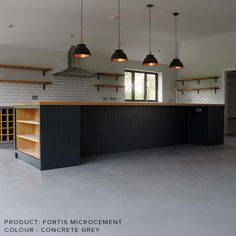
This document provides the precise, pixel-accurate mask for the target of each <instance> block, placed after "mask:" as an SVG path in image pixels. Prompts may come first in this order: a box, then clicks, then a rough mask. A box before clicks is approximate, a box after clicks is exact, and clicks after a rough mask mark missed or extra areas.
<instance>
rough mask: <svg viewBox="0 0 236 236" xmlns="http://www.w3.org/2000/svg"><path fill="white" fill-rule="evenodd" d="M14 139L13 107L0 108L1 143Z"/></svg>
mask: <svg viewBox="0 0 236 236" xmlns="http://www.w3.org/2000/svg"><path fill="white" fill-rule="evenodd" d="M13 141H14V112H13V108H3V107H2V108H0V143H8V142H13Z"/></svg>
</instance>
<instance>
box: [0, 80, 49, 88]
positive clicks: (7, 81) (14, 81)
mask: <svg viewBox="0 0 236 236" xmlns="http://www.w3.org/2000/svg"><path fill="white" fill-rule="evenodd" d="M0 83H9V84H41V85H43V89H45V87H46V85H48V84H52V82H51V81H46V80H38V81H37V80H7V79H0Z"/></svg>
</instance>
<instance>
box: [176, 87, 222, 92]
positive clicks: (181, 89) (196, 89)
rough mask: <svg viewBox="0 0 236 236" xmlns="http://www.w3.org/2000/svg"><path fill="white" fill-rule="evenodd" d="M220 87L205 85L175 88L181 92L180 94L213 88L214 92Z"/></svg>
mask: <svg viewBox="0 0 236 236" xmlns="http://www.w3.org/2000/svg"><path fill="white" fill-rule="evenodd" d="M218 89H220V88H219V87H205V88H180V89H177V90H178V91H179V92H182V94H184V92H195V91H196V92H198V93H199V92H200V91H208V90H215V93H216V92H217V90H218Z"/></svg>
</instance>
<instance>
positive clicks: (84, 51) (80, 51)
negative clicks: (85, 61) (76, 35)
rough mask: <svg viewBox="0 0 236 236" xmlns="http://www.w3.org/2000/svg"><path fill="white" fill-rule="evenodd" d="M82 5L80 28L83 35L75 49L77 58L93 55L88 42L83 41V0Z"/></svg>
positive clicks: (81, 0)
mask: <svg viewBox="0 0 236 236" xmlns="http://www.w3.org/2000/svg"><path fill="white" fill-rule="evenodd" d="M80 3H81V7H80V17H81V19H80V24H81V25H80V30H81V32H80V33H81V36H80V44H78V45H77V47H76V49H75V51H74V57H75V58H88V57H91V53H90V51H89V49H88V48H87V46H86V44H84V42H83V0H80Z"/></svg>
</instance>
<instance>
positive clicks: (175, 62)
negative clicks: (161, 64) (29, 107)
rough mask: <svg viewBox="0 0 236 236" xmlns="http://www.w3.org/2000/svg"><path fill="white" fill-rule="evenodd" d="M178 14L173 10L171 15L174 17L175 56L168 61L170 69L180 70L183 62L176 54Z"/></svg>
mask: <svg viewBox="0 0 236 236" xmlns="http://www.w3.org/2000/svg"><path fill="white" fill-rule="evenodd" d="M178 15H179V13H178V12H174V13H173V16H174V17H175V58H174V59H173V61H172V62H171V63H170V66H169V67H170V69H173V70H180V69H182V68H184V65H183V63H182V62H181V61H180V59H179V58H178V55H177V47H178V46H177V16H178Z"/></svg>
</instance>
